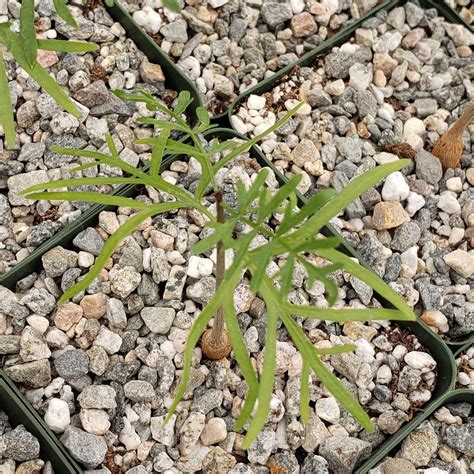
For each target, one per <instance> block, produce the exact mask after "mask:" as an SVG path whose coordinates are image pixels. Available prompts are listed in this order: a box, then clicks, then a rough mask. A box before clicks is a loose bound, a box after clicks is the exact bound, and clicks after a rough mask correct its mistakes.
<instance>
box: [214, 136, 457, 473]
mask: <svg viewBox="0 0 474 474" xmlns="http://www.w3.org/2000/svg"><path fill="white" fill-rule="evenodd" d="M207 136H211V137H220V138H226V139H228V138H232V137H237V138H241V139H245V137H244V136H243V135H241V134H239V133H237V132H234V131H233V130H230V129H218V128H216V129H214V130H211V131H210V132H209V133H208V134H207ZM250 155H251V156H252V158H255V159H256V160H257V162H258V163H259V164H260V165H261V166H265V167H268V168H271V169H272V170H273V172H274V173H275V176H276V178H277V179H278V181H279V182H280V184H283V183H285V182H286V181H287V179H286V178H285V177H284V176H283V174H282V173H280V172H279V171H278V169H277V168H276V167H275V165H274V164H273V163H272V162H271V161H270V160H269V159H268V158H267V157H266V156H265V154H264V153H263V152H262V151H261V150H260V148H258V147H257V146H254V147H252V149H251V151H250ZM298 200H299V204H300V205H303V204H304V203H305V202H306V200H305V198H304V197H303V196H302V195H301V194H298ZM322 233H323V234H324V235H326V236H328V237H329V236H331V237H337V238H338V239H339V240H340V241H341V246H340V250H341V251H343V252H344V253H345V254H346V255H348V256H350V257H354V258H357V259H358V260H359V262H360V263H361V265H363V266H365V267H366V268H368V269H370V266H369V265H368V264H367V263H366V262H364V259H363V258H362V257H361V256H360V255H359V254H358V253H357V251H356V250H355V249H354V248H353V247H352V246H351V245H350V244H349V243H348V242H347V241H346V240H345V239H344V238H343V237H342V236H341V235H340V234H339V233H338V232H336V231H335V230H334V228H333V227H332V226H330V225H328V226H326V227H325V228H324V229H323V230H322ZM374 295H375V298H376V299H377V300H378V301H379V303H381V305H382V306H383V307H385V308H393V306H391V305H390V304H389V303H388V302H387V301H386V300H385V299H384V298H382V297H380V296H379V295H378V294H377V293H375V292H374ZM397 324H398V325H399V326H400V327H401V328H404V329H407V330H409V331H410V332H411V333H412V334H414V335H415V336H416V337H417V339H418V340H419V341H420V342H421V344H423V346H424V347H426V349H428V351H429V352H430V353H431V355H432V356H433V358H434V359H435V360H436V363H437V368H438V373H437V381H436V386H435V389H434V391H433V394H432V399H431V401H430V402H428V404H427V405H425V406H424V407H423V409H422V411H421V412H420V413H419V414H418V415H415V416H414V418H413V419H412V420H410V421H409V422H408V423H407V424H405V425H404V426H402V428H400V430H399V431H397V433H396V435H394V436H391V437H390V438H387V440H386V441H384V442H383V443H382V444H381V445H380V446H379V447H378V448H377V449H375V451H374V452H373V454H372V456H371V458H370V461H371V460H372V458H376V459H381V458H382V457H384V456H385V455H386V454H387V453H388V452H390V450H392V449H393V447H394V446H395V445H396V444H397V443H398V441H399V440H400V439H402V438H403V437H405V436H406V435H407V434H408V433H409V432H410V431H411V430H412V429H414V427H416V426H418V425H419V424H420V423H421V421H422V420H420V417H422V416H423V414H424V413H425V412H426V411H428V410H432V409H433V408H432V407H433V406H436V405H437V404H439V403H440V400H443V399H444V397H445V396H446V394H447V393H449V391H450V390H451V389H452V387H453V385H454V382H455V379H456V364H455V361H454V357H453V354H452V352H451V351H450V349H449V348H448V346H447V345H446V343H445V342H444V341H443V340H442V339H441V338H440V337H439V336H438V335H436V334H435V333H434V332H433V331H431V329H429V328H428V327H427V326H426V325H425V324H424V323H423V322H422V321H419V320H417V321H410V322H408V321H398V322H397ZM364 466H365V465H364ZM356 472H358V473H363V472H366V471H365V470H361V468H360V469H359V470H358V471H356Z"/></svg>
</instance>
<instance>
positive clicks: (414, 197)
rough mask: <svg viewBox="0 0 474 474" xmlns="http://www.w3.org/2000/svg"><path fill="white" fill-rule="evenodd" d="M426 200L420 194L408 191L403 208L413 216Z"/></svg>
mask: <svg viewBox="0 0 474 474" xmlns="http://www.w3.org/2000/svg"><path fill="white" fill-rule="evenodd" d="M425 203H426V201H425V198H424V197H423V196H421V195H420V194H417V193H414V192H410V194H409V195H408V198H407V205H406V208H405V210H406V211H407V214H408V215H409V216H410V217H413V216H414V215H415V214H416V213H417V212H418V211H419V210H420V209H421V208H422V207H423V206H424V205H425Z"/></svg>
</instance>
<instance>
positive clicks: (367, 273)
mask: <svg viewBox="0 0 474 474" xmlns="http://www.w3.org/2000/svg"><path fill="white" fill-rule="evenodd" d="M317 254H318V255H319V256H321V257H323V258H325V259H327V260H330V261H331V262H334V263H339V264H341V265H342V266H343V267H344V268H345V269H346V270H347V271H348V272H350V273H351V274H352V275H353V276H355V277H356V278H358V279H359V280H362V281H363V282H364V283H366V284H367V285H369V286H370V287H371V288H372V289H373V290H374V291H375V292H377V293H378V294H379V295H380V296H382V297H383V298H385V299H386V300H388V301H389V302H390V303H391V304H393V305H394V306H395V307H396V308H397V309H398V310H399V311H400V312H401V313H402V315H403V317H397V318H394V319H398V320H401V319H404V320H406V321H415V320H416V317H415V315H414V314H413V311H412V310H411V309H410V307H409V306H408V305H407V304H406V303H405V300H404V299H403V298H402V297H401V296H400V295H399V294H398V293H397V292H395V291H394V290H392V288H390V287H389V286H388V285H387V284H386V283H385V282H384V281H383V280H382V279H381V278H379V277H378V276H377V275H376V274H375V273H374V272H372V271H371V270H368V269H367V268H364V267H363V266H362V265H359V264H358V263H356V262H354V260H352V259H351V258H349V257H348V256H347V255H344V254H343V253H342V252H339V251H338V250H336V249H319V250H318V251H317ZM386 311H387V310H386ZM372 319H377V318H375V317H374V318H372Z"/></svg>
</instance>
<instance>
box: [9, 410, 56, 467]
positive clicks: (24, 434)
mask: <svg viewBox="0 0 474 474" xmlns="http://www.w3.org/2000/svg"><path fill="white" fill-rule="evenodd" d="M10 423H11V420H9V417H8V415H7V413H5V412H3V411H0V470H1V472H2V473H5V474H9V473H15V472H18V473H30V472H40V470H41V469H42V472H44V473H47V472H52V467H51V463H50V462H49V461H45V460H43V459H40V457H39V456H40V444H39V441H38V439H37V438H36V437H35V436H33V435H32V434H31V433H30V432H29V431H27V430H26V428H25V427H24V426H23V425H17V426H15V427H13V426H12V425H11V424H10Z"/></svg>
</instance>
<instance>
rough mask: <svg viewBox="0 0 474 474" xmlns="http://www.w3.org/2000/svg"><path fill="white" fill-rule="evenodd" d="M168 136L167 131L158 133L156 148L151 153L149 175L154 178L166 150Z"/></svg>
mask: <svg viewBox="0 0 474 474" xmlns="http://www.w3.org/2000/svg"><path fill="white" fill-rule="evenodd" d="M169 136H170V131H169V129H166V128H165V129H163V130H162V131H161V133H160V136H159V138H158V141H157V143H156V146H155V147H154V148H153V151H152V153H151V165H150V175H151V176H156V175H157V174H158V173H159V172H160V168H161V162H162V161H163V155H164V153H165V149H166V142H167V140H168V137H169Z"/></svg>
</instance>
